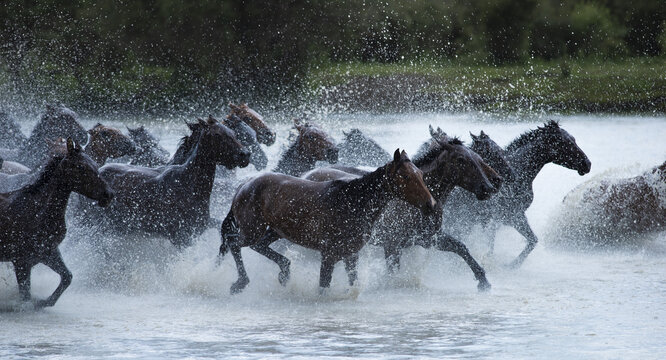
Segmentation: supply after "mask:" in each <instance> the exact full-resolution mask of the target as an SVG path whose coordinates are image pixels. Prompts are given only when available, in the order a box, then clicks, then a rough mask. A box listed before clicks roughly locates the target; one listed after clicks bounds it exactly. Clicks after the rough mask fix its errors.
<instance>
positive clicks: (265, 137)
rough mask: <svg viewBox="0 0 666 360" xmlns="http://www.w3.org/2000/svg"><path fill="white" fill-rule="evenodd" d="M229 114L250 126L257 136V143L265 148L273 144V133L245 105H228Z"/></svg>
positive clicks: (262, 118)
mask: <svg viewBox="0 0 666 360" xmlns="http://www.w3.org/2000/svg"><path fill="white" fill-rule="evenodd" d="M229 107H230V108H231V112H230V113H229V115H235V116H238V117H239V118H240V119H241V120H243V121H244V122H245V123H246V124H248V125H250V127H251V128H252V130H254V132H255V133H256V134H257V135H256V136H257V141H258V142H259V143H261V144H264V145H266V146H271V145H273V144H274V143H275V132H273V131H272V130H271V129H270V128H269V127H268V125H266V122H264V117H263V116H261V115H259V114H258V113H257V112H256V111H254V110H252V109H250V107H249V106H247V104H241V105H240V106H236V105H234V104H231V103H230V104H229Z"/></svg>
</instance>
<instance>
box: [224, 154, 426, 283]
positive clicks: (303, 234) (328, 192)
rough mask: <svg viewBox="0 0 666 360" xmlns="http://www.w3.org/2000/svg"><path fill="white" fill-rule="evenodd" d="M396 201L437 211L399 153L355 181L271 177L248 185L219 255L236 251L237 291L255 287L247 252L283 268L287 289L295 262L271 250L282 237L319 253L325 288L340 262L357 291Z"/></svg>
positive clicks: (228, 222) (238, 198) (232, 215)
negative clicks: (370, 247)
mask: <svg viewBox="0 0 666 360" xmlns="http://www.w3.org/2000/svg"><path fill="white" fill-rule="evenodd" d="M393 199H403V200H405V201H408V202H409V203H410V204H413V205H414V206H416V207H418V208H419V209H422V210H423V211H432V210H433V208H434V206H435V205H436V201H435V199H434V198H433V197H432V195H431V194H430V192H429V191H428V188H427V187H426V186H425V184H424V183H423V177H422V173H421V171H420V170H419V169H418V168H417V167H416V166H414V164H412V162H411V161H410V160H409V158H408V157H407V154H405V152H404V151H403V152H402V153H400V151H399V150H396V151H395V154H394V155H393V161H391V162H389V163H387V164H386V165H384V166H382V167H380V168H378V169H377V170H376V171H374V172H372V173H369V174H367V175H365V176H362V177H360V178H357V179H351V180H335V181H325V182H315V181H309V180H305V179H300V178H295V177H292V176H288V175H284V174H276V173H267V174H262V175H260V176H258V177H256V178H254V179H252V180H250V181H248V182H246V183H245V184H244V185H242V186H241V187H240V188H239V189H238V191H237V192H236V195H235V196H234V199H233V202H232V205H231V210H230V211H229V214H228V215H227V217H226V218H225V219H224V222H223V223H222V245H221V246H220V254H221V255H224V254H225V253H226V252H227V251H229V250H230V251H231V254H232V255H233V257H234V260H235V261H236V267H237V269H238V280H237V281H236V282H235V283H234V284H233V285H232V286H231V292H232V293H238V292H240V291H241V290H243V288H245V286H247V284H248V283H249V281H250V280H249V278H248V277H247V273H246V272H245V268H244V266H243V260H242V258H241V252H240V250H241V248H242V247H245V246H249V247H251V248H252V249H253V250H255V251H257V252H258V253H260V254H262V255H264V256H266V257H267V258H269V259H271V260H272V261H274V262H275V263H277V264H278V266H279V267H280V275H279V280H280V283H281V284H282V285H285V284H286V282H287V280H288V279H289V266H290V261H289V260H288V259H287V258H286V257H284V256H282V255H280V254H279V253H277V252H275V251H274V250H272V249H271V248H269V245H270V244H271V243H272V242H274V241H276V240H277V239H278V238H280V237H282V238H285V239H287V240H289V241H292V242H294V243H296V244H298V245H301V246H305V247H308V248H311V249H315V250H319V251H320V252H321V255H322V260H321V270H320V273H319V286H320V287H321V288H327V287H329V285H330V283H331V276H332V274H333V268H334V266H335V263H337V262H338V261H340V260H344V262H345V268H346V269H347V272H348V274H349V281H350V283H351V284H353V283H354V281H355V280H356V262H357V260H358V252H359V251H360V250H361V248H362V247H363V245H364V244H365V242H366V241H367V239H368V238H369V236H370V233H371V231H372V228H373V225H374V223H375V221H377V219H378V218H379V216H380V215H381V213H382V211H383V210H384V208H385V207H386V205H387V204H388V203H389V201H391V200H393Z"/></svg>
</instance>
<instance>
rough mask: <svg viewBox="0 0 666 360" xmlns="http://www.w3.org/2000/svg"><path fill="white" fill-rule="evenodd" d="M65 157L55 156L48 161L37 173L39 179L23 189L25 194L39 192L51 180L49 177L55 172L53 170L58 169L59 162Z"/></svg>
mask: <svg viewBox="0 0 666 360" xmlns="http://www.w3.org/2000/svg"><path fill="white" fill-rule="evenodd" d="M64 158H65V157H64V156H63V155H56V156H53V157H52V158H51V160H49V162H48V163H47V164H46V166H44V169H43V170H42V172H41V173H39V177H37V180H35V181H34V182H33V183H32V184H29V185H26V187H25V188H24V189H23V190H24V191H25V192H27V193H31V194H34V193H35V192H37V191H39V189H40V188H41V187H42V186H44V184H46V183H47V182H49V180H50V179H51V176H52V175H53V173H54V172H55V170H56V169H57V168H58V165H60V162H61V161H62V160H63V159H64Z"/></svg>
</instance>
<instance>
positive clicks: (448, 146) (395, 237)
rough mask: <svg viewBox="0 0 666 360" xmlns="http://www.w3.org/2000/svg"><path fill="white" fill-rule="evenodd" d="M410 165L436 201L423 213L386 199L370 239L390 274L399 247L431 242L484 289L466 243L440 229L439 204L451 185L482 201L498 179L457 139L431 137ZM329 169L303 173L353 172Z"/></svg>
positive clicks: (486, 286) (316, 177)
mask: <svg viewBox="0 0 666 360" xmlns="http://www.w3.org/2000/svg"><path fill="white" fill-rule="evenodd" d="M414 165H416V166H417V167H418V168H419V169H421V171H423V181H424V182H425V184H426V186H427V187H428V189H429V190H430V192H431V193H432V195H433V196H434V197H435V199H437V206H436V208H435V211H434V212H433V213H432V214H428V215H425V214H423V213H422V212H420V211H418V210H417V209H415V208H414V207H413V206H411V205H410V204H408V203H406V202H404V201H401V200H394V201H391V202H390V203H389V205H388V206H387V207H386V210H385V211H384V214H383V215H382V218H381V220H380V221H379V222H378V223H377V224H376V226H375V236H373V239H372V243H373V244H375V245H379V246H381V247H383V248H384V255H385V257H386V262H387V265H388V268H389V271H391V272H393V271H395V270H396V269H397V268H398V267H399V265H400V255H401V253H402V249H404V248H407V247H409V246H414V245H420V246H422V247H426V248H429V247H433V246H434V247H435V248H437V249H438V250H440V251H450V252H454V253H456V254H457V255H459V256H460V257H461V258H462V259H463V260H464V261H465V262H466V263H467V265H468V266H469V267H470V269H472V271H473V272H474V276H475V277H476V279H477V280H478V281H479V284H478V288H479V290H487V289H489V288H490V283H489V282H488V280H487V279H486V275H485V271H484V270H483V268H482V267H481V266H480V265H479V264H478V263H477V262H476V260H474V258H473V257H472V255H471V254H470V253H469V250H468V249H467V247H466V246H465V245H464V244H463V243H462V242H460V241H458V240H457V239H455V238H453V237H451V236H447V235H446V234H443V233H441V232H440V227H441V224H442V206H444V203H445V202H446V199H447V197H448V195H449V193H451V191H452V190H453V189H454V187H456V186H460V187H462V188H464V189H465V190H467V191H469V192H471V193H472V194H475V195H476V197H477V198H478V199H480V200H486V199H488V198H489V197H490V195H491V194H492V193H495V192H497V188H499V186H500V185H501V181H502V179H501V178H500V177H499V176H498V175H497V174H496V173H495V171H494V170H493V169H492V168H490V167H489V166H488V165H486V164H485V163H484V162H483V161H482V160H481V158H480V157H479V155H477V154H476V153H474V152H473V151H470V149H468V148H466V147H465V146H464V145H463V144H462V142H460V140H458V139H456V138H453V139H451V138H447V137H441V138H438V139H436V140H435V142H434V143H433V144H430V145H429V150H428V152H427V153H425V154H423V155H421V156H419V157H418V158H415V159H414ZM337 169H341V168H340V167H338V168H337ZM333 171H337V173H336V172H331V171H330V170H329V169H315V170H313V171H311V172H309V173H308V174H306V175H305V176H304V177H305V178H306V179H312V180H325V179H334V178H336V177H338V178H342V179H344V178H347V177H348V176H358V175H352V174H350V173H346V172H342V171H340V170H336V169H333ZM348 171H349V169H348ZM358 171H359V170H356V174H359V172H358ZM361 171H362V170H361ZM336 174H337V175H336Z"/></svg>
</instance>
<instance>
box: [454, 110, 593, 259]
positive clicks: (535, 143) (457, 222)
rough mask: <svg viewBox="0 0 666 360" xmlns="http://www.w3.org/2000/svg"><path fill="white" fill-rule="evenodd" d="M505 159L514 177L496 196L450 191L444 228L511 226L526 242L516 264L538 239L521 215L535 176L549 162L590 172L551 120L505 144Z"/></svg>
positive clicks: (572, 142) (581, 154) (572, 143)
mask: <svg viewBox="0 0 666 360" xmlns="http://www.w3.org/2000/svg"><path fill="white" fill-rule="evenodd" d="M506 160H507V161H508V162H509V165H510V166H511V168H512V169H513V171H514V173H515V179H514V180H513V181H507V182H505V183H504V186H502V188H501V189H500V191H499V193H498V194H497V195H496V196H494V197H493V198H492V199H490V200H488V201H484V202H483V203H479V202H477V201H476V200H474V199H473V198H472V197H470V196H469V195H468V194H466V193H464V192H456V193H454V194H452V196H451V200H450V202H449V204H448V206H446V208H445V214H446V217H447V218H448V219H451V220H450V221H448V222H447V223H445V226H444V228H445V230H446V231H447V232H449V233H458V234H463V233H466V232H467V231H469V229H471V228H472V227H473V226H474V225H475V224H481V225H484V226H487V225H489V224H491V223H493V224H505V225H509V226H512V227H514V228H515V229H516V230H517V231H518V232H519V233H520V234H521V235H523V236H524V237H525V238H526V239H527V246H526V247H525V249H524V250H523V251H522V252H521V253H520V255H518V257H517V258H516V259H515V260H514V261H513V262H512V263H511V265H512V266H513V267H519V266H520V265H521V264H522V263H523V261H525V258H527V256H528V255H529V253H530V252H531V251H532V250H533V249H534V247H535V246H536V244H537V241H538V239H537V237H536V235H534V232H533V231H532V228H531V227H530V225H529V223H528V222H527V217H526V216H525V210H527V208H529V207H530V205H531V204H532V200H533V199H534V192H533V190H532V182H533V181H534V179H535V178H536V176H537V175H538V174H539V172H540V171H541V169H542V168H543V167H544V166H545V165H546V164H549V163H555V164H557V165H561V166H564V167H566V168H569V169H572V170H576V171H578V174H579V175H581V176H582V175H585V174H587V173H589V172H590V167H591V163H590V160H589V159H588V158H587V155H585V153H584V152H583V150H581V149H580V148H579V147H578V145H577V144H576V139H574V137H573V136H571V135H570V134H569V133H568V132H566V131H565V130H564V129H562V128H561V127H560V126H559V124H558V123H557V122H555V121H552V120H551V121H549V122H547V123H546V124H545V125H544V126H542V127H538V128H537V129H536V130H531V131H528V132H526V133H524V134H522V135H521V136H519V137H518V138H517V139H515V140H514V141H513V142H511V143H510V144H509V145H508V146H507V147H506ZM491 249H492V244H491Z"/></svg>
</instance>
